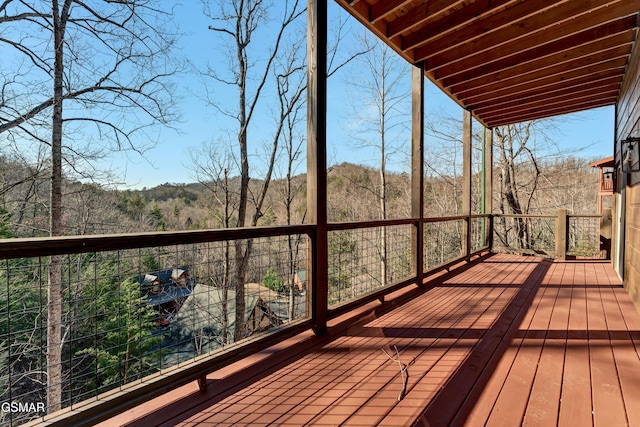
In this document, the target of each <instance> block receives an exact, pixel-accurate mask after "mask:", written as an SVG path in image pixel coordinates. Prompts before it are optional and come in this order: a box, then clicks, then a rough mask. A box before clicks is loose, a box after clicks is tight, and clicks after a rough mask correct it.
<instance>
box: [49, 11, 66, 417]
mask: <svg viewBox="0 0 640 427" xmlns="http://www.w3.org/2000/svg"><path fill="white" fill-rule="evenodd" d="M69 5H70V2H69V0H67V1H65V4H64V5H63V8H62V10H60V8H59V5H58V1H57V0H53V3H52V6H53V10H52V11H53V27H54V30H53V36H54V52H55V62H54V78H53V100H54V102H53V114H52V123H51V127H52V130H51V200H50V217H49V218H50V219H49V227H50V235H51V236H52V237H54V236H61V235H62V99H63V67H64V63H63V53H64V31H65V28H64V25H65V22H66V17H67V13H68V10H69ZM61 264H62V260H61V257H60V256H52V257H51V258H50V260H49V289H48V304H47V409H48V412H49V413H51V412H55V411H58V410H60V409H61V408H62V289H61V288H62V283H61V282H62V268H61Z"/></svg>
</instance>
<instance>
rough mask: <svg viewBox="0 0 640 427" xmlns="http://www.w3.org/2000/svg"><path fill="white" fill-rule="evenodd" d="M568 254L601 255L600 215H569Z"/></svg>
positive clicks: (591, 256) (594, 256) (593, 256)
mask: <svg viewBox="0 0 640 427" xmlns="http://www.w3.org/2000/svg"><path fill="white" fill-rule="evenodd" d="M568 219H569V224H568V228H567V232H568V241H567V246H568V247H567V254H568V255H573V256H581V257H590V258H598V257H600V217H599V216H595V217H594V216H573V215H572V216H569V218H568Z"/></svg>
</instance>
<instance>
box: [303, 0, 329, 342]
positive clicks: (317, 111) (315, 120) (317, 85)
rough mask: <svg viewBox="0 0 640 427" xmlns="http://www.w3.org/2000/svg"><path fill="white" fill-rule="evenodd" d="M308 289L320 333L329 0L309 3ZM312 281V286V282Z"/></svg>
mask: <svg viewBox="0 0 640 427" xmlns="http://www.w3.org/2000/svg"><path fill="white" fill-rule="evenodd" d="M307 61H308V66H307V87H308V89H307V221H308V222H309V223H310V224H315V225H316V229H315V235H314V236H312V237H311V244H310V245H308V253H307V264H308V267H307V269H308V274H307V290H310V291H311V292H310V293H311V300H310V305H311V307H310V308H311V310H310V312H311V319H312V323H313V329H314V331H315V333H316V334H323V333H325V332H326V330H327V314H328V292H329V285H328V282H329V281H328V269H329V267H328V243H327V0H307ZM309 282H310V283H309Z"/></svg>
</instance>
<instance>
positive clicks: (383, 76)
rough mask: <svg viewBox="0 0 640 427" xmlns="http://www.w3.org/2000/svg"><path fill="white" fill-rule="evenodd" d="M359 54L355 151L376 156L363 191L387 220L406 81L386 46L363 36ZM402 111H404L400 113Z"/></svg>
mask: <svg viewBox="0 0 640 427" xmlns="http://www.w3.org/2000/svg"><path fill="white" fill-rule="evenodd" d="M359 44H360V46H359V47H358V50H360V51H362V52H365V53H364V54H362V55H360V56H359V57H358V58H357V60H356V61H355V64H356V69H357V71H356V72H355V76H354V78H351V79H349V80H348V84H349V85H351V86H352V87H353V89H354V92H355V96H354V99H355V100H356V102H357V105H355V106H354V110H355V115H356V117H357V119H358V123H359V127H358V129H357V131H358V133H357V134H356V135H354V142H355V145H356V147H357V148H367V147H373V148H374V149H375V150H376V151H377V152H378V184H377V185H376V186H373V188H371V187H367V186H364V187H363V189H365V190H368V191H372V192H374V196H375V198H376V200H377V202H378V219H382V220H384V219H387V218H388V209H387V204H388V199H389V191H388V182H387V162H388V161H389V159H390V157H391V156H393V155H394V154H396V153H397V152H398V150H399V144H398V143H399V142H400V141H399V131H401V130H402V129H406V124H407V123H406V117H407V116H406V108H408V107H407V103H408V101H409V98H408V93H409V91H408V81H406V80H403V78H404V77H406V76H407V73H406V69H403V65H404V64H403V63H402V62H401V61H400V60H399V59H398V58H397V55H395V53H394V52H393V51H391V50H390V49H389V48H388V47H387V46H386V45H385V44H383V43H381V42H379V41H378V40H377V39H373V38H371V37H370V36H368V35H367V34H363V35H362V36H361V37H360V40H359ZM403 110H404V111H403ZM379 239H380V242H379V245H378V247H379V248H380V253H379V254H378V256H379V259H380V281H381V284H382V285H383V286H384V285H386V283H387V279H388V271H387V270H388V261H387V228H386V227H380V235H379Z"/></svg>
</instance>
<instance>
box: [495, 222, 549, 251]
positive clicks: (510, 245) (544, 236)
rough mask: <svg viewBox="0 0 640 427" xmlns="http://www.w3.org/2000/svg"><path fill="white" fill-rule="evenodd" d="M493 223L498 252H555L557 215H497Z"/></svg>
mask: <svg viewBox="0 0 640 427" xmlns="http://www.w3.org/2000/svg"><path fill="white" fill-rule="evenodd" d="M493 224H494V228H493V230H494V233H493V249H494V251H496V252H518V253H520V252H527V253H529V252H530V253H538V254H540V255H544V254H550V253H553V252H555V239H556V217H548V216H526V217H525V216H496V217H495V218H494V222H493Z"/></svg>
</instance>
